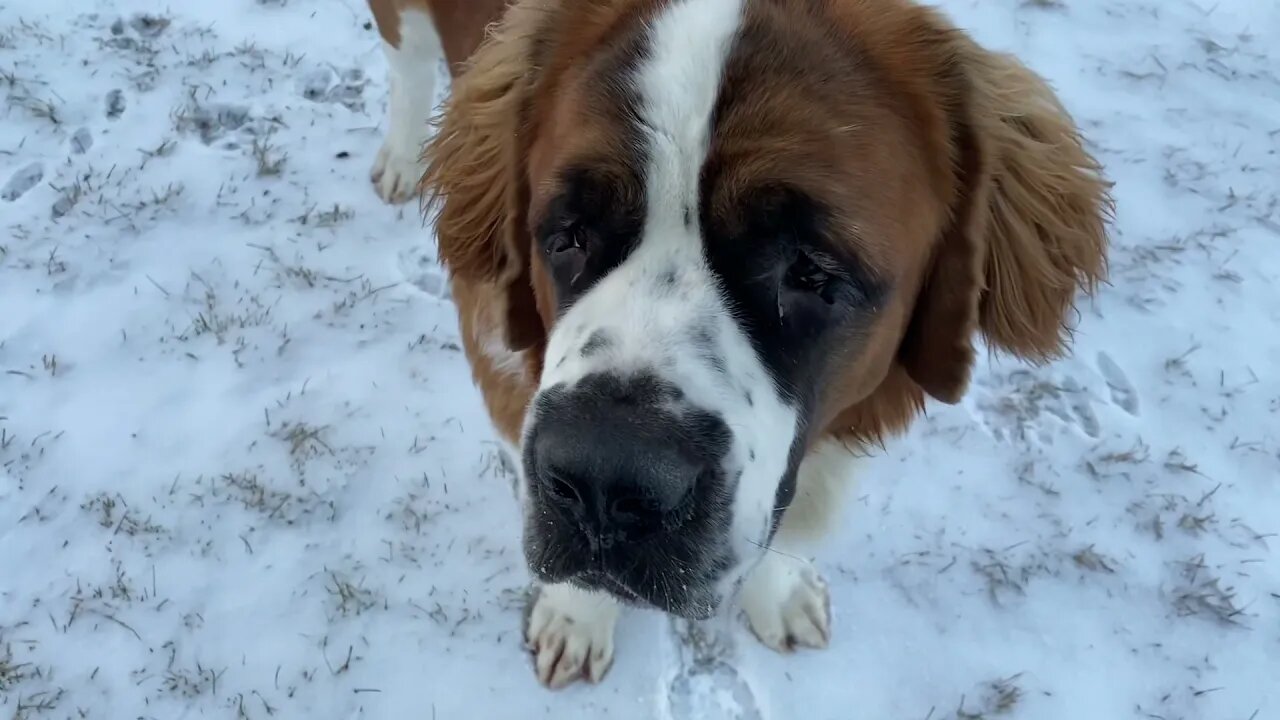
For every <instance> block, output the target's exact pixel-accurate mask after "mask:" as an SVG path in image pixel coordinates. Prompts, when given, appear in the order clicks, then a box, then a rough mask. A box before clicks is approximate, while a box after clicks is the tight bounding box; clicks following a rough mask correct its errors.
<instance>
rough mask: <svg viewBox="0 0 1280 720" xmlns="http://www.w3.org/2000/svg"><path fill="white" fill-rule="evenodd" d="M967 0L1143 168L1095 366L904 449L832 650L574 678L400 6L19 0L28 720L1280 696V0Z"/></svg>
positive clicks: (694, 653) (1115, 702)
mask: <svg viewBox="0 0 1280 720" xmlns="http://www.w3.org/2000/svg"><path fill="white" fill-rule="evenodd" d="M942 4H943V7H944V8H945V9H946V10H947V11H948V12H949V13H950V14H951V15H952V16H953V17H954V18H956V20H957V21H958V22H959V23H961V24H962V25H963V26H964V27H966V28H968V29H970V30H972V31H973V32H974V33H975V34H976V35H977V36H978V38H979V39H980V40H981V41H982V42H984V43H986V44H988V45H990V46H991V47H994V48H998V49H1002V50H1008V51H1011V52H1014V53H1016V54H1018V55H1019V56H1020V57H1022V58H1023V59H1024V60H1025V61H1026V62H1027V63H1028V64H1030V65H1031V66H1032V67H1033V68H1035V69H1036V70H1038V71H1040V72H1042V73H1043V74H1045V75H1046V76H1047V77H1048V78H1049V79H1050V80H1051V81H1052V83H1053V84H1054V86H1055V87H1056V88H1058V89H1059V91H1060V92H1061V94H1062V97H1063V99H1064V102H1065V103H1066V104H1067V106H1068V107H1069V108H1071V109H1072V111H1073V112H1074V114H1075V115H1076V117H1077V119H1078V120H1079V122H1080V123H1081V124H1082V126H1083V127H1084V128H1085V129H1086V131H1087V133H1088V135H1089V137H1090V139H1091V141H1092V142H1093V143H1094V145H1095V147H1096V149H1097V152H1098V154H1099V157H1100V158H1101V159H1102V160H1103V161H1104V163H1105V164H1106V166H1107V170H1108V173H1109V175H1110V177H1111V178H1112V179H1113V180H1114V181H1115V182H1116V187H1115V195H1116V199H1117V202H1118V218H1117V222H1116V226H1115V231H1114V236H1113V241H1114V246H1113V252H1112V282H1111V284H1110V285H1108V286H1107V287H1105V288H1103V289H1102V290H1101V292H1100V294H1099V296H1098V298H1097V299H1096V301H1094V302H1092V303H1086V304H1084V305H1082V308H1081V323H1080V329H1079V331H1078V333H1077V336H1076V345H1075V353H1074V355H1073V356H1072V357H1070V358H1068V359H1065V360H1063V361H1060V362H1057V363H1055V364H1053V365H1050V366H1046V367H1041V368H1031V367H1027V366H1024V365H1020V364H1018V363H1015V362H1012V361H1009V360H1007V359H1000V358H993V359H990V360H987V361H984V365H983V367H982V368H980V370H979V372H978V374H977V379H976V382H975V386H974V388H973V390H972V392H971V393H970V395H969V397H968V398H967V399H966V400H965V402H964V403H963V404H962V405H959V406H955V407H946V406H941V405H935V406H931V407H930V411H929V416H928V417H927V418H926V419H922V420H921V421H920V422H919V423H918V424H917V425H916V426H915V427H914V428H913V429H912V430H911V432H910V433H909V434H908V435H906V436H905V437H903V438H900V439H897V440H894V441H892V442H891V443H888V444H887V446H886V447H884V448H874V449H873V452H872V453H871V455H872V457H870V458H869V459H868V460H866V461H865V463H864V464H863V465H862V466H861V470H860V476H859V477H858V478H857V479H856V481H857V485H856V489H855V490H853V491H852V492H851V493H850V504H849V507H848V510H847V513H846V517H847V521H846V523H845V525H844V527H843V529H841V530H840V531H838V532H837V533H835V534H834V535H833V536H831V537H829V538H828V539H826V540H825V541H824V542H823V543H822V544H821V545H820V546H818V547H815V548H814V553H813V554H814V556H815V558H816V560H817V562H818V564H819V567H820V568H822V570H823V571H824V572H825V574H826V575H827V577H828V578H829V580H830V581H831V588H832V609H833V613H834V626H835V627H834V633H835V636H834V638H833V641H832V646H831V648H830V649H828V650H826V651H822V652H803V653H798V654H795V655H793V656H789V657H782V656H777V655H774V654H772V653H771V652H769V651H767V650H765V649H764V648H762V647H760V646H759V645H758V644H757V643H755V641H754V640H753V639H752V638H751V636H750V634H749V632H748V631H747V630H746V629H745V625H744V623H743V622H742V621H741V619H740V618H739V617H735V616H726V617H725V618H722V619H719V620H716V621H712V622H711V623H709V624H708V626H707V627H702V628H686V627H684V626H683V625H681V624H679V623H672V622H670V621H668V620H667V619H666V618H664V617H662V616H659V615H656V614H653V613H647V612H639V611H629V612H627V613H626V614H625V615H624V618H623V622H622V624H621V626H620V630H619V636H618V659H617V663H616V665H615V667H614V668H613V671H612V672H611V674H610V675H609V676H608V678H607V679H606V681H605V683H604V684H602V685H600V686H596V687H591V686H579V687H575V688H572V689H569V690H566V691H563V692H560V693H551V692H548V691H545V690H543V689H541V688H539V687H538V686H537V685H536V683H535V681H534V676H533V673H532V671H531V669H530V662H529V658H528V656H527V655H526V654H525V653H524V652H523V651H522V649H521V641H520V621H521V603H522V593H523V591H524V588H525V584H526V580H527V575H526V572H525V570H524V568H523V567H522V564H521V559H520V553H519V549H518V533H517V527H518V517H517V514H516V510H515V505H514V501H513V499H512V497H511V491H510V488H509V485H508V479H507V478H506V477H505V476H504V474H503V471H502V470H501V469H500V465H499V463H498V461H497V459H496V452H495V450H496V449H495V446H494V444H493V439H494V438H493V434H492V431H491V430H490V429H489V427H488V424H487V420H486V418H485V415H484V411H483V409H482V405H481V403H480V400H479V396H478V393H477V391H476V390H475V389H474V388H473V387H472V386H471V382H470V377H469V373H468V370H467V367H466V364H465V361H464V359H463V357H462V354H461V353H460V351H459V348H458V345H457V327H456V323H455V320H454V317H453V312H452V309H451V307H450V306H449V304H448V301H447V299H442V298H441V287H442V282H441V275H440V272H439V269H438V267H437V265H436V263H435V255H434V250H433V242H432V237H431V233H430V230H429V229H424V228H423V226H422V223H421V221H420V219H419V216H418V214H417V212H416V208H414V207H413V206H405V207H396V208H392V207H388V206H386V205H383V204H382V203H381V202H380V201H379V200H378V198H377V197H376V196H375V194H374V192H373V189H372V187H371V185H370V183H369V180H368V170H369V166H370V165H371V163H372V161H373V158H374V155H375V153H376V151H377V148H378V145H379V143H380V140H381V134H380V133H381V130H380V126H381V125H382V124H383V122H384V117H383V113H384V107H385V102H386V82H385V76H384V71H385V61H384V59H383V55H382V53H381V51H380V48H379V40H378V37H377V33H376V31H375V30H373V29H372V26H371V25H370V16H369V13H368V10H367V8H366V7H365V5H364V3H362V2H359V1H358V0H342V1H325V2H321V1H320V0H225V2H201V3H196V2H190V3H185V2H184V3H171V4H169V5H168V6H162V5H158V4H153V3H148V2H142V1H141V0H93V2H83V3H69V2H62V3H58V2H49V1H48V0H45V1H43V2H42V1H38V0H0V92H3V93H4V95H5V98H6V101H5V103H4V106H3V110H0V113H2V114H0V118H2V120H0V225H2V226H3V228H4V231H3V233H2V234H0V717H6V718H7V717H13V718H22V719H35V718H70V717H75V718H164V719H166V720H168V719H174V718H196V717H226V718H253V719H255V720H256V719H259V718H267V717H274V718H284V719H288V718H304V717H305V718H339V719H347V718H383V717H420V718H442V719H454V718H494V719H500V718H533V717H558V716H561V715H564V714H565V713H570V714H571V715H570V716H582V717H610V718H623V719H626V718H671V719H672V720H680V719H682V718H692V717H705V718H719V717H724V718H731V717H736V718H789V717H797V716H801V717H804V718H806V720H825V719H826V718H831V719H839V720H844V719H856V718H908V719H925V718H929V719H931V720H944V719H946V720H950V719H955V720H962V719H967V720H974V719H975V718H995V717H1009V718H1032V719H1036V720H1048V719H1051V718H1128V717H1135V718H1163V719H1165V720H1175V719H1186V720H1192V719H1198V718H1204V719H1205V720H1210V719H1212V720H1250V719H1251V718H1256V719H1257V720H1263V719H1266V718H1275V717H1280V559H1278V558H1277V555H1276V554H1275V553H1274V552H1273V550H1272V546H1274V545H1275V544H1276V543H1277V542H1278V541H1277V540H1276V538H1275V533H1276V532H1280V423H1277V421H1276V415H1277V413H1278V412H1280V332H1277V327H1278V324H1280V245H1278V243H1280V207H1278V205H1280V200H1278V199H1277V198H1278V197H1280V182H1277V178H1280V60H1278V59H1276V56H1273V55H1269V51H1268V50H1267V48H1268V47H1270V46H1271V45H1272V42H1273V40H1274V38H1276V37H1280V4H1277V3H1274V2H1260V1H1259V0H1218V1H1216V2H1214V1H1211V0H1194V1H1193V0H1061V1H1057V0H1035V1H1031V0H982V1H981V2H979V0H946V2H944V3H942Z"/></svg>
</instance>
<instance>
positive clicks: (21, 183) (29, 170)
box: [0, 162, 44, 202]
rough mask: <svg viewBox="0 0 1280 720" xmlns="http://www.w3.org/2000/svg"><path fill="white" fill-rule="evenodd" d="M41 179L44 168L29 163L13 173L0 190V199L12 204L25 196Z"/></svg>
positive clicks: (38, 164) (37, 164)
mask: <svg viewBox="0 0 1280 720" xmlns="http://www.w3.org/2000/svg"><path fill="white" fill-rule="evenodd" d="M43 179H44V166H43V165H41V164H40V163H38V162H36V163H31V164H30V165H28V166H26V167H24V168H22V169H21V170H19V171H18V172H16V173H14V174H13V175H12V176H11V177H10V178H9V180H8V182H6V183H5V184H4V187H3V188H0V198H3V199H4V200H5V201H6V202H13V201H14V200H17V199H18V198H20V197H22V196H23V195H26V194H27V191H28V190H30V189H31V188H33V187H35V186H36V185H38V184H40V181H41V180H43Z"/></svg>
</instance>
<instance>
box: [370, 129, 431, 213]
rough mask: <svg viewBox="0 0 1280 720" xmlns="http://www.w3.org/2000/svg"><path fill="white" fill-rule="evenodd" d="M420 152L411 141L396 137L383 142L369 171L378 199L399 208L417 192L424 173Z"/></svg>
mask: <svg viewBox="0 0 1280 720" xmlns="http://www.w3.org/2000/svg"><path fill="white" fill-rule="evenodd" d="M420 152H421V149H420V148H419V147H418V146H416V145H414V144H413V143H412V142H409V141H406V140H404V139H398V138H395V137H388V138H387V139H386V141H385V142H384V143H383V144H382V149H380V150H379V151H378V157H377V159H376V160H374V163H373V169H372V170H370V172H369V179H370V180H372V181H373V185H374V187H375V188H377V190H378V197H381V198H382V199H383V200H384V201H385V202H387V203H390V204H392V205H398V204H400V203H403V202H406V201H407V200H409V198H411V197H413V196H414V195H415V194H416V193H417V192H418V181H419V180H421V179H422V173H423V170H424V168H423V165H422V161H421V159H420V158H419V154H420Z"/></svg>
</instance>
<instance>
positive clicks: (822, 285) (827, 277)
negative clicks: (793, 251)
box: [782, 250, 841, 305]
mask: <svg viewBox="0 0 1280 720" xmlns="http://www.w3.org/2000/svg"><path fill="white" fill-rule="evenodd" d="M828 264H830V261H828V260H826V259H822V258H818V257H815V256H814V255H812V254H810V253H809V252H806V251H803V250H802V251H800V252H799V253H798V254H797V255H796V258H795V260H794V261H792V263H791V265H790V267H788V268H787V272H786V274H785V275H784V276H783V280H782V282H783V285H784V286H785V287H786V289H788V290H791V291H792V292H800V293H804V294H806V295H809V296H812V297H816V298H818V299H820V300H822V301H823V302H825V303H827V304H828V305H831V304H833V303H835V301H836V296H837V294H838V293H839V289H840V285H841V279H840V277H839V276H837V275H836V274H835V273H834V272H832V271H831V270H829V269H827V267H824V265H828Z"/></svg>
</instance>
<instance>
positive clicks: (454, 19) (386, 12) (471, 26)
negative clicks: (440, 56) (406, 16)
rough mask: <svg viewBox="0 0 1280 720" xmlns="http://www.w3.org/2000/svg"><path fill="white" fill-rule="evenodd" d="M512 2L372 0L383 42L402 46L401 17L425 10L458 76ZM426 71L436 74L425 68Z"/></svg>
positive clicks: (370, 7)
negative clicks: (485, 35)
mask: <svg viewBox="0 0 1280 720" xmlns="http://www.w3.org/2000/svg"><path fill="white" fill-rule="evenodd" d="M509 2H510V0H369V9H370V10H371V11H372V12H373V20H374V23H376V24H377V26H378V33H379V34H380V35H382V39H383V40H385V41H386V42H387V44H388V45H391V46H392V47H396V48H398V47H400V14H401V13H402V12H404V11H405V10H409V9H415V10H422V11H424V12H426V13H427V14H428V15H430V16H431V19H432V21H433V22H434V23H435V26H436V30H437V32H439V33H440V44H441V45H442V46H443V47H444V56H445V60H446V61H447V62H448V63H449V69H450V72H451V73H452V74H454V75H457V73H458V71H459V70H460V69H461V68H462V65H463V64H464V63H465V62H466V60H467V58H468V57H470V56H471V53H473V52H475V49H476V48H477V47H479V45H480V42H481V40H483V39H484V33H485V28H486V27H487V26H488V25H489V24H490V23H492V22H494V21H496V20H497V19H498V18H499V17H501V15H502V11H503V9H504V8H506V6H507V3H509ZM424 72H432V68H425V69H424Z"/></svg>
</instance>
